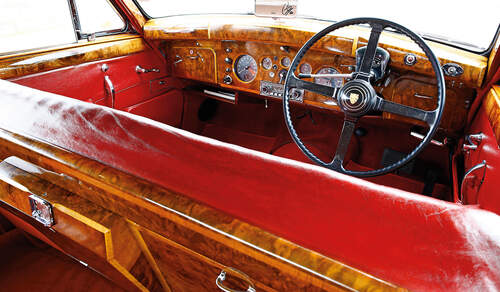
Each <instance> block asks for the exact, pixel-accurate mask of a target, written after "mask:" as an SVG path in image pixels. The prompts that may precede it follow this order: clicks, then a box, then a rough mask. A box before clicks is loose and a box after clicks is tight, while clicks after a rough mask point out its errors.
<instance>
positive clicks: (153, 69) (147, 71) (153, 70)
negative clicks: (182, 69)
mask: <svg viewBox="0 0 500 292" xmlns="http://www.w3.org/2000/svg"><path fill="white" fill-rule="evenodd" d="M135 72H137V74H140V73H149V72H155V73H159V72H160V69H157V68H151V69H144V68H142V67H141V66H139V65H137V66H135Z"/></svg>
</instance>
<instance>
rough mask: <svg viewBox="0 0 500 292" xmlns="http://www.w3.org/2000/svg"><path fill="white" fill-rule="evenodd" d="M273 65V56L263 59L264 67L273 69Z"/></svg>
mask: <svg viewBox="0 0 500 292" xmlns="http://www.w3.org/2000/svg"><path fill="white" fill-rule="evenodd" d="M272 66H273V61H272V60H271V58H269V57H266V58H264V59H262V68H264V69H266V70H269V69H271V67H272Z"/></svg>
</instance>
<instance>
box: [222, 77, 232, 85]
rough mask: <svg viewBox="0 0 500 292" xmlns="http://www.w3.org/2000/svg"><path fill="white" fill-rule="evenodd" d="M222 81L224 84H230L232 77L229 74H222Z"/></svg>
mask: <svg viewBox="0 0 500 292" xmlns="http://www.w3.org/2000/svg"><path fill="white" fill-rule="evenodd" d="M222 81H223V82H224V83H226V84H231V83H233V78H231V76H229V75H226V76H224V78H223V79H222Z"/></svg>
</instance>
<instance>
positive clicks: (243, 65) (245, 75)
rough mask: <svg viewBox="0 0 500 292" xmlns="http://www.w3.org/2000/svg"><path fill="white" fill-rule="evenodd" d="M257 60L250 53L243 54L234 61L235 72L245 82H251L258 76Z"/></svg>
mask: <svg viewBox="0 0 500 292" xmlns="http://www.w3.org/2000/svg"><path fill="white" fill-rule="evenodd" d="M257 71H258V68H257V62H255V59H254V58H253V57H252V56H250V55H241V56H239V57H238V59H236V62H234V72H236V76H237V77H238V78H239V79H240V80H241V81H243V82H250V81H252V80H254V79H255V76H257Z"/></svg>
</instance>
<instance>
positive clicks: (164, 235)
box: [0, 130, 401, 291]
mask: <svg viewBox="0 0 500 292" xmlns="http://www.w3.org/2000/svg"><path fill="white" fill-rule="evenodd" d="M13 155H14V156H16V157H19V159H22V160H25V161H30V162H32V163H34V164H36V165H37V167H40V168H43V169H46V170H47V171H44V172H40V171H38V172H33V175H35V176H38V177H39V178H40V179H43V180H45V181H48V182H50V183H52V184H54V185H56V186H57V187H59V188H61V189H64V190H67V191H68V192H71V193H74V194H78V196H80V197H82V198H83V199H85V200H88V201H90V202H92V203H93V204H95V205H96V207H97V206H98V208H103V209H106V210H107V211H108V212H111V213H112V214H116V215H117V216H121V217H122V218H124V219H125V218H126V220H127V221H128V222H129V224H130V226H132V229H134V228H136V229H137V230H138V231H139V234H140V236H138V235H137V234H136V235H135V237H136V239H137V238H142V239H143V240H144V242H145V246H143V247H142V249H143V251H144V249H145V248H146V250H147V251H148V252H146V253H144V252H143V254H144V257H145V259H146V260H147V261H148V262H149V264H150V265H151V266H152V267H154V266H156V268H157V269H158V270H160V271H161V273H162V275H163V276H164V278H165V280H166V282H167V283H168V284H169V287H171V288H172V290H173V291H175V290H176V289H175V288H176V287H179V286H178V285H179V283H178V282H175V283H173V282H171V281H178V280H182V279H185V277H188V276H189V277H196V276H197V273H199V272H200V270H199V269H198V268H201V267H200V266H199V265H198V266H197V269H194V270H192V269H190V268H180V267H179V269H177V268H172V266H170V265H169V264H168V263H166V261H170V260H172V259H175V258H179V261H180V260H182V261H185V262H186V263H191V264H194V263H196V262H197V261H201V262H204V263H205V264H207V267H206V269H205V268H204V269H202V271H204V273H206V278H203V279H207V281H208V280H209V279H210V281H211V283H212V284H210V283H208V284H207V283H205V282H203V283H202V284H200V285H212V286H210V287H212V288H214V287H215V279H216V278H217V276H218V272H219V271H218V269H219V268H222V267H233V268H236V269H238V270H241V271H242V272H244V273H245V274H247V275H248V276H249V277H250V278H251V279H252V280H253V281H255V282H256V285H257V287H260V288H261V289H262V290H268V291H272V289H275V290H279V291H298V290H307V291H338V290H349V289H355V290H360V291H376V290H401V289H400V288H398V287H396V286H394V285H392V284H390V283H387V282H384V281H381V280H379V279H377V278H374V277H372V276H370V275H368V274H365V273H363V272H361V271H358V270H356V269H354V268H352V267H349V266H346V265H344V264H342V263H340V262H338V261H335V260H333V259H330V258H328V257H326V256H323V255H321V254H319V253H316V252H313V251H311V250H308V249H305V248H303V247H301V246H299V245H297V244H294V243H292V242H290V241H287V240H285V239H283V238H279V237H277V236H275V235H273V234H270V233H268V232H266V231H264V230H261V229H259V228H257V227H255V226H252V225H249V224H247V223H245V222H242V221H240V220H237V219H235V218H233V217H230V216H228V215H226V214H224V213H221V212H219V211H216V210H214V209H212V208H209V207H207V206H204V205H202V204H199V203H197V202H195V201H193V200H191V199H189V198H187V197H186V196H183V195H181V194H177V193H174V192H172V191H169V190H166V189H164V188H161V187H159V186H157V185H154V184H151V183H149V182H147V181H144V180H142V179H139V178H137V177H133V176H131V175H129V174H126V173H123V172H121V171H118V170H116V169H114V168H111V167H108V166H105V165H102V164H100V163H98V162H96V161H93V160H90V159H88V158H85V157H82V156H80V155H77V154H75V153H71V152H68V151H66V150H63V149H60V148H56V147H53V146H50V145H48V144H45V143H43V142H39V141H34V140H31V139H29V138H26V137H23V136H20V135H16V134H13V133H10V132H7V131H3V130H2V131H0V157H1V158H5V157H6V156H13ZM59 173H64V174H65V175H63V176H62V175H59ZM4 193H5V192H4ZM7 193H8V192H7ZM139 241H142V240H139ZM167 252H170V254H165V253H167ZM148 254H149V255H150V258H149V259H148ZM182 254H185V256H183V255H182ZM151 258H153V260H154V262H152V261H151ZM202 267H204V266H202ZM153 270H155V269H153ZM179 273H180V274H179ZM183 273H187V274H184V275H183ZM207 287H209V286H207ZM178 289H181V288H178ZM214 289H215V288H214Z"/></svg>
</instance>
